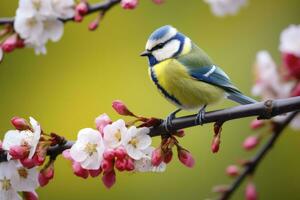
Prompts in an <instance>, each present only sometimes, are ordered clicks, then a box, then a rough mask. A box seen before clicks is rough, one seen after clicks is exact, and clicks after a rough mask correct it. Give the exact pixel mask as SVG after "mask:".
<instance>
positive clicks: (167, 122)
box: [164, 109, 181, 132]
mask: <svg viewBox="0 0 300 200" xmlns="http://www.w3.org/2000/svg"><path fill="white" fill-rule="evenodd" d="M180 110H181V109H177V110H175V111H174V112H172V113H171V114H170V115H169V116H168V117H167V118H166V120H165V121H164V127H165V129H166V131H167V132H169V131H170V128H171V127H172V126H173V123H172V120H173V119H175V117H176V114H177V113H178V112H179V111H180Z"/></svg>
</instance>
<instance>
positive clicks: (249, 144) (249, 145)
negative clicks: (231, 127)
mask: <svg viewBox="0 0 300 200" xmlns="http://www.w3.org/2000/svg"><path fill="white" fill-rule="evenodd" d="M259 142H260V140H259V137H258V136H256V135H251V136H249V137H247V138H246V139H245V141H244V143H243V147H244V149H245V150H252V149H253V148H255V147H256V146H257V145H258V144H259Z"/></svg>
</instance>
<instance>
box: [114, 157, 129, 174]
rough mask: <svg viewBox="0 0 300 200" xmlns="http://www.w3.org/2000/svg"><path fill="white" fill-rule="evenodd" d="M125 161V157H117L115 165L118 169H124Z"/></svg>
mask: <svg viewBox="0 0 300 200" xmlns="http://www.w3.org/2000/svg"><path fill="white" fill-rule="evenodd" d="M126 165H127V161H126V159H117V160H116V163H115V167H116V168H117V169H118V170H119V171H120V172H122V171H124V170H125V169H126Z"/></svg>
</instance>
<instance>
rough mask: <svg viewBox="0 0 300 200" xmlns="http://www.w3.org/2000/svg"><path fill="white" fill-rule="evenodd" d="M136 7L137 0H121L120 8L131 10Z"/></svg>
mask: <svg viewBox="0 0 300 200" xmlns="http://www.w3.org/2000/svg"><path fill="white" fill-rule="evenodd" d="M137 5H138V0H121V6H122V8H124V9H127V10H132V9H134V8H136V6H137Z"/></svg>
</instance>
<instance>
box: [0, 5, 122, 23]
mask: <svg viewBox="0 0 300 200" xmlns="http://www.w3.org/2000/svg"><path fill="white" fill-rule="evenodd" d="M120 1H121V0H106V1H103V2H100V3H95V4H91V5H89V6H88V12H87V14H86V15H89V14H92V13H95V12H99V11H104V12H106V11H107V10H109V9H110V8H112V7H113V6H114V5H116V4H118V3H119V2H120ZM73 20H74V18H73V17H72V18H68V19H61V21H63V22H68V21H73ZM13 23H14V18H13V17H11V18H0V25H5V24H13Z"/></svg>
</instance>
